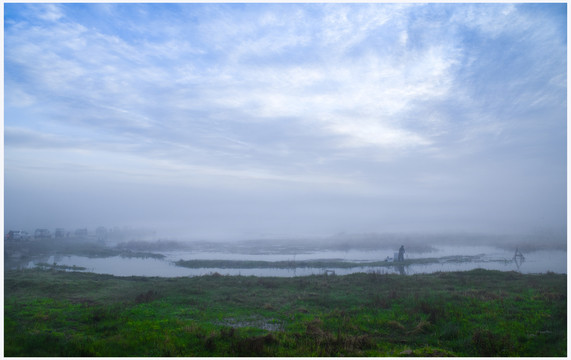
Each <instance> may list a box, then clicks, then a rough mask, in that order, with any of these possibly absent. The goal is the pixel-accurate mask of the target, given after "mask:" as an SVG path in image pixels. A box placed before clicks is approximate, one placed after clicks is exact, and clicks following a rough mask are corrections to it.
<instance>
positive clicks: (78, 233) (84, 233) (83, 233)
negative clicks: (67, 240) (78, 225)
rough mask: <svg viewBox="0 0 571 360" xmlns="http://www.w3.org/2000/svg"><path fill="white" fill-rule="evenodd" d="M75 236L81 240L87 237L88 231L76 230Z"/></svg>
mask: <svg viewBox="0 0 571 360" xmlns="http://www.w3.org/2000/svg"><path fill="white" fill-rule="evenodd" d="M75 236H76V237H80V238H86V237H87V229H77V230H75Z"/></svg>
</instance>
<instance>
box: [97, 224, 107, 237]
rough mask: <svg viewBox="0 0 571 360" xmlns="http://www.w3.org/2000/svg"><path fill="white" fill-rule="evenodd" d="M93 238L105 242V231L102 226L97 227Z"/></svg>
mask: <svg viewBox="0 0 571 360" xmlns="http://www.w3.org/2000/svg"><path fill="white" fill-rule="evenodd" d="M95 236H96V237H97V240H107V229H106V228H105V227H103V226H100V227H98V228H97V229H95Z"/></svg>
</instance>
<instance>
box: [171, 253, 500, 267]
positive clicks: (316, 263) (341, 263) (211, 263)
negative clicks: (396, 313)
mask: <svg viewBox="0 0 571 360" xmlns="http://www.w3.org/2000/svg"><path fill="white" fill-rule="evenodd" d="M483 257H484V255H483V254H482V255H473V256H465V255H457V256H445V257H439V258H417V259H406V260H404V261H399V262H394V261H392V260H391V261H388V260H384V261H345V260H342V259H322V260H302V261H293V260H285V261H260V260H202V259H197V260H179V261H177V262H175V264H176V265H177V266H182V267H186V268H192V269H200V268H218V269H270V268H272V269H295V268H318V269H326V268H337V269H350V268H359V267H393V266H398V265H405V266H406V265H418V264H434V263H464V262H478V261H486V262H502V263H503V262H510V261H511V260H507V259H502V260H483Z"/></svg>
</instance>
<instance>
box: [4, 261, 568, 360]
mask: <svg viewBox="0 0 571 360" xmlns="http://www.w3.org/2000/svg"><path fill="white" fill-rule="evenodd" d="M566 284H567V276H566V275H561V274H553V273H548V274H519V273H516V272H499V271H487V270H473V271H467V272H451V273H434V274H418V275H412V276H400V275H391V274H379V273H369V274H365V273H359V274H351V275H345V276H320V275H314V276H307V277H294V278H265V277H253V276H251V277H244V276H221V275H210V276H200V277H191V278H188V277H186V278H182V277H181V278H157V277H153V278H149V277H114V276H110V275H98V274H92V273H82V272H66V271H57V270H54V269H51V270H41V269H33V270H23V271H6V272H5V288H4V296H5V299H4V300H5V305H4V315H5V318H4V351H5V353H4V355H5V356H26V357H32V356H41V357H44V356H62V357H68V356H69V357H75V356H106V357H107V356H109V357H118V356H152V357H159V356H185V357H191V356H272V357H273V356H530V357H538V356H566V355H567V285H566Z"/></svg>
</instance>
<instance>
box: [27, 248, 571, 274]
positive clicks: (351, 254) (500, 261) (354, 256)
mask: <svg viewBox="0 0 571 360" xmlns="http://www.w3.org/2000/svg"><path fill="white" fill-rule="evenodd" d="M393 253H394V252H393V251H392V250H374V251H364V250H347V251H314V252H303V253H299V254H287V255H283V254H278V253H270V254H248V253H240V252H200V251H198V252H197V251H195V252H174V251H173V252H164V253H163V254H164V255H165V258H164V259H154V258H125V257H120V256H115V257H107V258H89V257H84V256H50V257H46V258H43V259H38V260H34V261H30V262H29V263H27V264H25V265H24V266H23V267H25V268H33V267H35V266H36V265H37V264H38V263H48V264H53V263H56V264H57V265H65V266H78V267H84V268H86V270H85V271H89V272H94V273H98V274H110V275H116V276H159V277H179V276H201V275H207V274H211V273H219V274H222V275H243V276H250V275H254V276H278V277H293V276H305V275H312V274H323V273H324V270H325V269H321V268H297V269H221V268H199V269H189V268H184V267H179V266H176V265H175V264H174V262H175V261H178V260H260V261H284V260H285V261H288V260H289V261H304V260H325V259H327V260H331V259H335V260H342V261H351V262H357V261H358V262H368V261H379V260H384V259H386V258H387V257H392V256H393ZM476 255H479V256H478V260H477V261H469V262H453V261H451V259H450V258H449V257H452V256H476ZM524 255H525V261H524V262H523V263H521V264H516V263H515V262H514V261H513V260H512V258H513V252H511V251H506V250H502V249H498V248H494V247H490V246H471V247H470V246H463V247H452V246H441V247H438V248H436V249H435V250H434V251H431V252H429V253H407V254H406V255H405V257H406V258H408V259H420V258H439V259H440V261H439V262H438V263H431V264H413V265H408V266H397V265H395V266H377V267H375V266H362V267H355V268H350V269H345V268H342V269H340V268H331V269H328V270H333V271H335V274H337V275H345V274H350V273H357V272H365V273H368V272H379V273H397V274H398V273H400V274H409V275H410V274H417V273H433V272H438V271H468V270H472V269H476V268H483V269H489V270H500V271H518V272H521V273H545V272H547V271H551V272H555V273H567V253H566V252H565V251H556V250H542V251H534V252H530V253H526V254H524Z"/></svg>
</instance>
